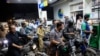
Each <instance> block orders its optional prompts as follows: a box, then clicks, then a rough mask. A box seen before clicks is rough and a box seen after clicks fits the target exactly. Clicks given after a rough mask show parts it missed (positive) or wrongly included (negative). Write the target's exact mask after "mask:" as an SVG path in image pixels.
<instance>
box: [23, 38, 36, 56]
mask: <svg viewBox="0 0 100 56" xmlns="http://www.w3.org/2000/svg"><path fill="white" fill-rule="evenodd" d="M33 39H34V38H33ZM33 39H31V40H30V41H29V42H28V43H27V44H25V45H24V46H23V48H22V56H35V52H36V48H37V45H36V44H35V43H34V41H33Z"/></svg>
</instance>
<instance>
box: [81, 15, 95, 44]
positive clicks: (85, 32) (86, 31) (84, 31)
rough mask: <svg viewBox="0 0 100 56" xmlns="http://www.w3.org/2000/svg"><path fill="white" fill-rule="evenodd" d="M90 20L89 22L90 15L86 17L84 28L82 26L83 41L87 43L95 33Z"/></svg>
mask: <svg viewBox="0 0 100 56" xmlns="http://www.w3.org/2000/svg"><path fill="white" fill-rule="evenodd" d="M88 20H89V15H85V16H84V22H83V23H82V26H81V27H82V37H83V39H85V40H86V42H87V43H88V41H89V40H88V38H89V35H90V33H93V31H91V30H90V27H89V23H88Z"/></svg>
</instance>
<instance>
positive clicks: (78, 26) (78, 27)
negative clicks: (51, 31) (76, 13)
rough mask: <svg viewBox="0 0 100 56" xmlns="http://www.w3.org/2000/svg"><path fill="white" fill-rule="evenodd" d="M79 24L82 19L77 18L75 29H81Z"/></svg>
mask: <svg viewBox="0 0 100 56" xmlns="http://www.w3.org/2000/svg"><path fill="white" fill-rule="evenodd" d="M81 25H82V21H80V20H77V25H76V29H80V30H81Z"/></svg>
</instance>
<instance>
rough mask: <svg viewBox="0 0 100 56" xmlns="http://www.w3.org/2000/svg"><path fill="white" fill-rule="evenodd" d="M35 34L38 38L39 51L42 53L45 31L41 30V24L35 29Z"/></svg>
mask: <svg viewBox="0 0 100 56" xmlns="http://www.w3.org/2000/svg"><path fill="white" fill-rule="evenodd" d="M37 34H38V37H39V38H38V41H39V50H40V51H43V47H44V44H43V38H44V34H45V31H44V29H43V26H42V24H40V25H39V27H38V29H37Z"/></svg>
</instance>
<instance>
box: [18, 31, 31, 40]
mask: <svg viewBox="0 0 100 56" xmlns="http://www.w3.org/2000/svg"><path fill="white" fill-rule="evenodd" d="M18 35H19V36H20V37H27V38H29V39H32V37H31V36H28V35H26V34H22V33H20V32H18Z"/></svg>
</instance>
